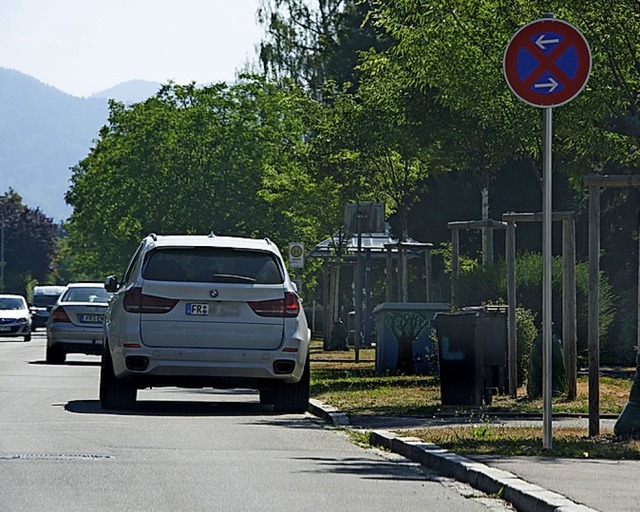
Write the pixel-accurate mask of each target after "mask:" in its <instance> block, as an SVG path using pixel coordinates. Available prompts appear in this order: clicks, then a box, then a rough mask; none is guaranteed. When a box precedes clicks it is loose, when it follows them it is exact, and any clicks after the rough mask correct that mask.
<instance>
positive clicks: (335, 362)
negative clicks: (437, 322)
mask: <svg viewBox="0 0 640 512" xmlns="http://www.w3.org/2000/svg"><path fill="white" fill-rule="evenodd" d="M311 361H312V363H311V396H312V397H313V398H316V399H318V400H320V401H322V402H324V403H326V404H329V405H332V406H333V407H336V408H338V409H339V410H341V411H343V412H345V413H347V414H352V415H353V414H362V415H376V414H383V415H384V414H386V415H394V414H395V415H403V414H405V415H412V416H421V415H422V416H434V415H445V414H446V415H451V414H458V415H461V416H475V417H477V418H478V420H479V421H478V424H476V425H474V426H469V425H463V426H448V427H434V428H428V429H420V430H415V431H412V432H403V435H411V436H415V437H418V438H420V439H423V440H424V441H428V442H432V443H435V444H437V445H439V446H442V447H443V448H447V449H450V450H452V451H455V452H457V453H468V454H472V453H476V454H494V455H542V456H557V457H581V458H583V457H603V458H614V459H640V444H639V443H638V442H637V441H633V440H620V439H616V438H615V436H614V435H613V433H612V432H610V431H603V432H602V433H601V435H600V436H598V437H588V432H587V431H586V430H584V429H575V428H556V429H554V431H553V443H552V445H553V449H552V450H550V451H549V450H544V449H543V448H542V436H543V433H542V429H541V428H533V427H527V428H520V427H501V426H496V425H492V424H489V423H488V422H487V419H486V417H487V416H489V415H491V414H495V413H538V414H541V413H542V407H543V404H542V399H537V400H530V399H528V398H527V397H526V396H525V393H526V388H524V387H523V388H521V389H519V390H518V398H515V399H513V398H510V397H508V396H495V397H494V400H493V404H492V405H491V406H479V407H471V406H455V407H452V406H442V404H441V399H440V387H439V381H438V378H437V377H434V376H402V375H397V376H392V375H376V373H375V349H371V348H365V349H362V350H360V351H359V362H358V363H356V362H355V353H354V351H353V350H350V351H344V352H324V351H323V350H322V344H321V343H320V342H317V341H316V342H314V343H313V344H312V350H311ZM631 384H632V380H631V379H618V378H610V377H601V379H600V413H601V414H612V415H618V414H620V413H621V412H622V409H623V408H624V406H625V405H626V403H627V401H628V399H629V391H630V389H631ZM552 407H553V414H561V413H567V414H570V413H573V414H583V415H587V414H588V413H589V387H588V378H587V377H586V376H579V377H578V395H577V398H576V399H575V400H572V401H568V400H566V399H565V398H563V397H554V398H553V404H552ZM483 418H484V419H483ZM365 437H366V435H365ZM361 440H362V439H361Z"/></svg>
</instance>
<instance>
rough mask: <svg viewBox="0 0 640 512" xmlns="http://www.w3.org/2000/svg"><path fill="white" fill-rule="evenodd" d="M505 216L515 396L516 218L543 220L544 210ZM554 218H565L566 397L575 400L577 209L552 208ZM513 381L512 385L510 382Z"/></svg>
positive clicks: (563, 300) (576, 353)
mask: <svg viewBox="0 0 640 512" xmlns="http://www.w3.org/2000/svg"><path fill="white" fill-rule="evenodd" d="M502 220H503V221H505V222H507V240H506V249H505V252H506V253H507V255H506V260H507V302H508V303H509V316H508V318H507V325H508V328H507V332H508V336H509V358H510V360H511V359H512V358H515V359H513V360H511V361H510V363H511V364H510V366H509V369H510V370H511V371H512V372H513V375H512V374H511V373H509V394H510V395H511V396H513V397H515V396H516V390H517V384H515V383H516V379H517V373H516V372H515V368H516V365H517V339H516V310H515V308H516V306H517V303H516V277H515V276H516V242H515V240H516V235H515V233H516V230H515V228H516V222H542V213H513V212H509V213H505V214H503V215H502ZM551 221H552V222H562V346H563V349H564V365H565V370H566V373H567V384H568V390H567V398H568V399H569V400H574V399H575V398H576V396H577V393H578V385H577V380H578V376H577V373H578V368H577V361H578V352H577V345H578V340H577V311H576V227H575V224H576V221H575V213H574V212H552V213H551ZM512 381H513V382H514V387H513V388H512V386H511V382H512Z"/></svg>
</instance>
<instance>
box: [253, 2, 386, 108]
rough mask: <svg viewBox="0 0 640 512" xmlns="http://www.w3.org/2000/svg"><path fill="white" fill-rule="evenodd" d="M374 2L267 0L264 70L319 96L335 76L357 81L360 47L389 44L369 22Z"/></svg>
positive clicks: (263, 6) (343, 81)
mask: <svg viewBox="0 0 640 512" xmlns="http://www.w3.org/2000/svg"><path fill="white" fill-rule="evenodd" d="M370 8H371V6H370V2H368V1H356V0H317V1H315V2H309V1H308V0H263V1H262V4H261V7H260V9H259V10H258V20H259V22H260V23H261V24H262V25H263V26H264V28H265V37H264V39H263V41H262V42H261V44H260V61H261V63H262V67H263V70H264V73H265V75H266V76H269V77H272V78H275V79H276V80H279V79H282V78H289V79H292V80H295V81H296V82H298V83H299V84H300V85H302V86H303V87H304V88H305V89H306V90H307V91H309V92H310V93H311V95H312V96H314V97H318V96H319V95H320V93H321V91H322V88H323V87H324V85H325V83H326V82H327V81H330V80H331V81H334V82H337V83H338V84H340V85H342V84H346V83H350V84H352V85H357V83H358V72H357V63H358V59H359V53H360V52H361V51H367V50H369V49H371V48H375V49H378V50H382V49H383V48H386V47H387V46H388V43H387V42H386V41H384V40H383V39H381V38H379V35H380V33H379V32H378V31H376V30H375V29H374V27H373V26H372V24H371V23H369V22H368V13H369V10H370Z"/></svg>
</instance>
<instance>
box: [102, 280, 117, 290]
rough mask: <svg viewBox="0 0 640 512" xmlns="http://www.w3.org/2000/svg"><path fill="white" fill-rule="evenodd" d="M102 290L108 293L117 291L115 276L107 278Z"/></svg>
mask: <svg viewBox="0 0 640 512" xmlns="http://www.w3.org/2000/svg"><path fill="white" fill-rule="evenodd" d="M104 289H105V290H107V291H108V292H109V293H114V292H116V291H118V278H117V277H116V276H109V277H107V278H106V279H105V280H104Z"/></svg>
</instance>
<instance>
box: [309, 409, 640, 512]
mask: <svg viewBox="0 0 640 512" xmlns="http://www.w3.org/2000/svg"><path fill="white" fill-rule="evenodd" d="M309 412H311V413H312V414H314V415H316V416H318V417H321V418H323V419H324V420H325V421H327V422H329V423H332V424H334V425H336V426H339V427H344V428H350V429H354V430H356V429H358V430H359V429H362V430H368V431H371V432H372V442H373V443H375V444H377V445H380V446H383V447H385V448H387V449H389V450H391V451H393V452H396V453H399V454H401V455H403V456H405V457H407V458H409V459H411V460H414V461H416V462H420V463H422V464H424V465H426V466H428V467H430V468H432V469H435V470H436V471H438V472H440V473H441V474H443V475H445V476H449V477H451V478H454V479H456V480H459V481H461V482H466V483H468V484H470V485H472V486H473V487H475V488H477V489H479V490H481V491H483V492H486V493H488V494H500V496H502V497H503V498H504V499H505V500H506V501H508V502H510V503H512V504H513V505H514V507H515V508H516V509H517V510H519V511H521V512H550V511H557V512H588V511H594V510H595V511H600V512H632V511H633V512H636V511H638V510H640V496H639V494H638V491H637V489H638V488H637V487H636V485H637V484H636V482H637V481H638V480H640V461H635V460H634V461H627V460H603V459H597V460H594V459H588V458H585V459H564V458H550V457H497V456H473V457H470V456H469V457H463V456H460V455H457V454H455V453H451V452H448V451H447V450H443V449H442V448H440V447H438V446H436V445H434V444H431V443H425V442H423V441H421V440H419V439H415V438H410V437H406V436H404V435H403V434H402V431H403V430H408V429H416V428H421V427H434V426H443V425H446V424H452V423H456V424H460V423H462V422H466V423H473V422H472V421H470V420H465V419H464V418H420V417H395V416H394V417H384V416H353V417H348V416H347V415H345V414H343V413H341V412H340V411H338V410H336V409H334V408H332V407H330V406H327V405H326V404H323V403H322V402H319V401H317V400H311V401H310V405H309ZM494 421H495V422H496V423H504V424H508V422H510V421H515V422H516V423H517V424H521V425H522V424H532V425H538V426H539V425H542V422H541V421H540V420H525V419H516V420H508V421H507V420H500V419H496V420H494ZM586 422H587V420H586V419H581V418H573V419H564V418H563V419H554V421H553V425H554V427H557V426H563V425H565V426H574V425H581V426H582V425H586V424H587V423H586ZM614 423H615V420H613V419H603V420H601V427H603V428H613V424H614Z"/></svg>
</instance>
